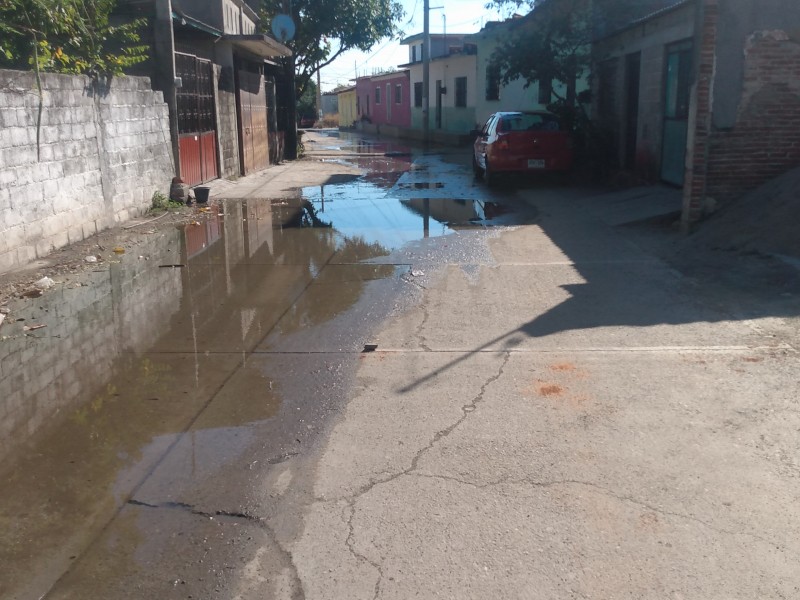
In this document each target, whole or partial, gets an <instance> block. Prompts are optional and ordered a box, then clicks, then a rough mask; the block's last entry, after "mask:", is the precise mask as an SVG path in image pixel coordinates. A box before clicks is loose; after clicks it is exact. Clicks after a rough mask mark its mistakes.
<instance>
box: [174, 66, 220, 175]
mask: <svg viewBox="0 0 800 600" xmlns="http://www.w3.org/2000/svg"><path fill="white" fill-rule="evenodd" d="M175 69H176V71H177V73H178V77H180V78H181V87H179V88H178V89H177V104H178V153H179V155H180V175H181V179H183V181H184V182H186V183H188V184H189V185H197V184H199V183H204V182H206V181H209V180H211V179H216V178H217V177H219V172H218V169H217V129H216V118H215V113H214V77H213V72H212V70H211V61H208V60H203V59H202V58H197V57H196V56H192V55H191V54H181V53H179V52H176V53H175Z"/></svg>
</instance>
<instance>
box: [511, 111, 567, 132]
mask: <svg viewBox="0 0 800 600" xmlns="http://www.w3.org/2000/svg"><path fill="white" fill-rule="evenodd" d="M498 128H499V129H500V131H558V130H559V129H561V127H560V126H559V124H558V119H557V118H556V117H555V116H554V115H548V114H543V113H519V114H515V115H503V116H502V117H501V118H500V125H499V127H498Z"/></svg>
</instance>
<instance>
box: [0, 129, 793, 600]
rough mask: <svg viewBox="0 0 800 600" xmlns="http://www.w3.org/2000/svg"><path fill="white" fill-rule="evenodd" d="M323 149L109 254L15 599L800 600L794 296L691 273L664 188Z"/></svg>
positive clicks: (13, 502) (322, 143)
mask: <svg viewBox="0 0 800 600" xmlns="http://www.w3.org/2000/svg"><path fill="white" fill-rule="evenodd" d="M306 145H307V148H308V149H309V153H310V154H311V156H312V158H313V159H314V160H316V161H324V162H314V160H309V161H305V162H300V163H295V164H294V165H291V166H288V167H279V168H278V170H277V171H274V172H272V173H269V172H267V173H266V174H264V175H262V176H260V177H256V178H253V179H248V180H242V181H240V182H238V183H236V184H232V183H226V182H220V183H219V184H218V185H217V186H215V188H214V191H213V194H214V196H215V198H216V201H215V204H213V206H214V207H215V210H216V209H217V208H216V207H218V210H219V213H217V214H218V216H219V215H221V216H220V219H219V220H218V221H213V219H212V224H211V225H207V224H206V223H205V222H204V224H203V225H202V227H204V229H203V231H204V232H205V233H203V235H200V234H198V233H197V231H198V230H197V227H201V226H199V225H198V226H195V229H192V228H191V227H190V228H189V229H188V230H187V231H188V232H189V233H187V231H183V230H176V231H177V233H175V234H174V235H176V236H177V237H176V238H175V239H172V238H170V237H169V236H170V235H171V234H168V233H163V232H161V233H158V234H153V235H150V236H145V237H143V239H142V241H141V245H139V246H137V252H136V253H135V254H138V255H140V256H147V257H149V258H150V260H149V261H148V264H147V265H145V266H142V265H143V263H142V262H141V261H135V260H133V259H132V258H131V260H129V261H128V262H125V261H126V259H121V264H120V265H118V266H115V267H112V268H111V274H110V275H109V282H108V286H109V291H108V294H107V297H108V298H109V299H110V300H108V302H102V301H101V302H100V304H95V305H90V306H93V311H94V312H92V313H91V314H93V318H95V319H96V320H97V322H99V323H101V324H102V323H106V321H107V320H108V322H110V323H112V324H113V325H109V326H108V328H107V330H106V329H103V335H107V336H109V338H110V339H111V340H113V341H112V342H109V346H108V347H109V348H113V349H114V350H109V351H107V352H108V353H109V354H110V355H111V356H110V357H109V359H108V364H107V365H105V366H104V368H102V369H100V368H96V367H94V368H89V365H82V366H81V367H80V368H81V369H82V370H81V372H82V373H83V372H85V375H84V379H83V380H82V381H83V382H84V384H83V385H82V387H81V391H79V392H78V393H77V394H76V395H75V397H74V398H71V399H69V400H68V401H66V400H65V401H64V405H63V406H62V407H61V409H60V410H59V411H58V413H53V414H52V415H51V416H50V418H49V420H48V423H50V424H49V425H43V426H42V427H41V429H39V430H38V431H37V432H36V433H35V434H34V435H32V436H31V437H30V438H29V439H28V440H27V441H26V445H25V452H24V453H22V454H21V458H20V456H19V453H17V454H15V456H16V458H15V459H14V465H13V467H12V468H11V469H10V470H8V471H7V473H8V475H7V476H6V480H7V481H8V482H9V483H8V485H7V486H5V488H4V489H3V490H2V491H0V524H2V525H3V527H2V530H3V532H4V533H0V559H1V560H2V564H3V565H5V567H4V568H3V569H2V570H0V597H2V598H15V599H16V598H20V599H21V598H26V599H27V598H40V597H44V598H48V599H56V598H58V599H62V598H63V599H67V598H120V599H122V598H165V599H166V598H195V599H196V598H225V599H228V598H230V599H242V600H249V599H272V598H274V599H280V600H283V599H289V598H291V599H297V598H304V599H308V600H312V599H313V600H317V599H331V600H333V599H348V600H357V599H362V598H363V599H410V598H437V597H442V598H455V599H476V600H477V599H487V598H508V599H512V598H520V599H522V598H524V599H539V598H541V599H554V598H558V599H561V598H586V599H611V598H631V599H633V598H636V599H641V598H653V599H656V598H658V599H663V598H670V599H690V598H691V599H694V598H698V599H699V598H702V599H720V600H721V599H733V598H736V599H743V600H744V599H748V600H750V599H753V598H795V597H800V570H798V568H797V564H798V561H799V559H800V503H799V502H798V497H799V496H800V443H799V442H798V439H800V438H799V437H798V432H800V406H799V405H798V399H800V385H799V384H798V377H797V373H798V366H800V365H799V361H798V344H797V337H796V333H795V331H796V330H795V329H794V326H793V325H792V323H793V319H795V318H796V317H797V316H798V315H797V312H796V311H795V312H793V311H792V309H791V306H792V304H791V303H790V302H789V303H787V302H782V303H781V302H777V303H776V304H770V305H766V304H762V305H759V306H752V305H749V304H748V302H750V301H751V296H748V295H747V294H744V293H742V294H741V295H739V296H736V297H726V296H725V295H721V294H720V293H716V294H714V293H711V292H712V290H711V289H710V288H709V287H707V286H706V285H704V284H709V285H710V283H709V282H708V281H705V282H704V281H700V282H698V279H697V278H696V277H694V276H690V275H688V274H686V273H684V272H682V271H681V270H679V269H677V268H676V265H675V263H673V262H668V261H666V260H665V259H664V258H663V257H662V256H661V255H660V254H659V253H657V252H655V251H654V250H653V248H654V246H652V245H648V243H642V237H641V235H642V233H641V230H636V229H633V228H631V227H628V226H627V225H625V223H626V222H627V221H626V217H625V216H624V213H625V211H626V210H627V211H629V214H630V219H631V220H636V219H639V218H641V217H642V216H643V212H642V211H643V209H642V205H641V202H647V198H645V199H644V200H641V202H638V203H637V202H633V205H632V204H631V200H630V197H626V196H625V195H624V194H617V195H616V196H603V197H601V196H598V195H597V193H596V192H592V191H590V190H586V189H579V188H575V187H570V186H565V185H561V184H555V183H552V182H546V181H545V182H535V183H532V184H525V185H522V186H510V187H507V188H501V189H500V190H488V189H486V187H485V186H484V185H483V184H481V183H480V182H475V181H474V180H473V179H472V175H471V172H470V170H469V163H468V159H467V158H465V157H464V156H463V155H460V154H458V153H452V152H448V153H445V154H440V153H436V152H425V153H423V152H422V151H420V150H419V149H416V148H413V147H408V146H405V145H403V144H400V143H388V144H387V143H384V142H377V143H374V142H370V141H369V140H361V139H359V138H357V137H354V138H351V137H347V136H345V137H339V138H336V137H328V136H321V135H310V136H308V137H307V138H306ZM359 172H361V173H363V176H360V177H355V174H356V173H359ZM312 181H313V182H314V184H315V185H310V184H311V182H312ZM650 200H651V201H652V202H653V203H658V202H660V200H659V198H656V196H655V195H654V196H652V197H651V198H650ZM667 202H668V201H667ZM625 206H627V207H628V208H627V209H625V208H624V207H625ZM655 212H656V213H658V212H659V211H657V210H656V211H655ZM644 213H647V210H646V209H644ZM214 223H216V224H214ZM203 236H205V237H203ZM128 254H131V253H128ZM126 256H128V255H126ZM160 264H181V265H183V266H181V267H170V268H163V267H160V266H159V265H160ZM705 275H706V276H708V273H705ZM94 276H95V277H96V278H98V279H97V281H94V282H93V286H94V288H92V289H97V288H100V289H102V287H101V286H102V285H105V279H103V277H105V276H104V275H103V274H99V275H94ZM146 281H149V282H150V283H149V284H145V283H144V282H146ZM712 283H713V282H712ZM137 289H138V290H140V291H139V293H138V294H137V295H136V296H135V297H134V298H131V295H130V294H131V293H133V292H131V291H130V290H137ZM714 289H715V290H716V291H717V292H720V290H722V289H723V288H721V287H718V288H714ZM786 293H789V292H786ZM65 294H66V292H65ZM102 297H103V298H105V297H106V295H103V296H102ZM41 300H42V302H44V301H46V300H47V296H45V297H44V298H43V299H41ZM62 301H63V297H62ZM72 301H73V302H76V301H75V300H72ZM126 302H128V303H129V304H126ZM133 307H138V309H139V310H140V312H138V313H137V314H136V317H135V321H134V320H133V319H134V317H131V316H130V315H131V313H132V311H133ZM143 307H144V308H143ZM787 307H788V308H787ZM145 309H146V310H145ZM22 310H23V309H20V311H22ZM30 310H41V307H39V306H31V307H30ZM98 311H108V313H109V316H108V319H105V318H104V317H103V316H102V315H103V314H105V313H100V312H98ZM133 312H135V311H133ZM20 314H21V312H20ZM81 314H82V313H79V312H78V316H76V317H74V318H75V319H76V320H78V321H80V320H81V319H82V317H81V316H80V315H81ZM143 324H146V326H145V325H143ZM142 328H144V329H146V330H147V331H141V329H142ZM4 333H5V332H4ZM76 336H77V334H76V333H72V339H76ZM67 337H69V336H67ZM12 341H13V340H12ZM23 341H24V343H25V344H26V345H30V344H31V343H34V344H38V343H42V344H44V342H39V341H33V342H32V341H31V340H30V339H27V338H26V339H25V340H23ZM58 343H60V342H58ZM365 350H368V351H365ZM39 352H40V354H42V353H44V352H46V349H44V348H40V349H39ZM32 362H33V363H34V364H35V358H34V359H33V361H32ZM58 377H59V376H58V375H57V376H56V378H57V381H60V380H59V379H58ZM51 385H60V384H58V383H57V382H56V383H53V384H51ZM98 390H105V391H104V392H100V391H98ZM65 415H66V416H65Z"/></svg>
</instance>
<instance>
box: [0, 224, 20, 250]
mask: <svg viewBox="0 0 800 600" xmlns="http://www.w3.org/2000/svg"><path fill="white" fill-rule="evenodd" d="M25 241H26V240H25V228H24V226H23V224H22V223H18V224H17V225H15V226H13V227H9V228H8V229H6V230H5V231H3V235H2V236H0V252H13V251H15V250H16V249H17V248H18V247H19V246H22V245H23V244H24V243H25Z"/></svg>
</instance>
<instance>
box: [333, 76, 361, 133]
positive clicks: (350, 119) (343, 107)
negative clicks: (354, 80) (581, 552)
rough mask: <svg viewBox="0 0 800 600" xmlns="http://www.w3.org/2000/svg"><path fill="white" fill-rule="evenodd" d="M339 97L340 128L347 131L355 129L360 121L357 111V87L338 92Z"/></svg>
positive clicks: (345, 88)
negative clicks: (358, 120) (357, 121)
mask: <svg viewBox="0 0 800 600" xmlns="http://www.w3.org/2000/svg"><path fill="white" fill-rule="evenodd" d="M336 95H337V96H338V97H339V100H338V103H339V128H340V129H347V128H351V127H355V124H356V120H357V119H358V112H357V111H356V86H354V85H351V86H349V87H344V88H341V89H339V90H338V91H337V92H336Z"/></svg>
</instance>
